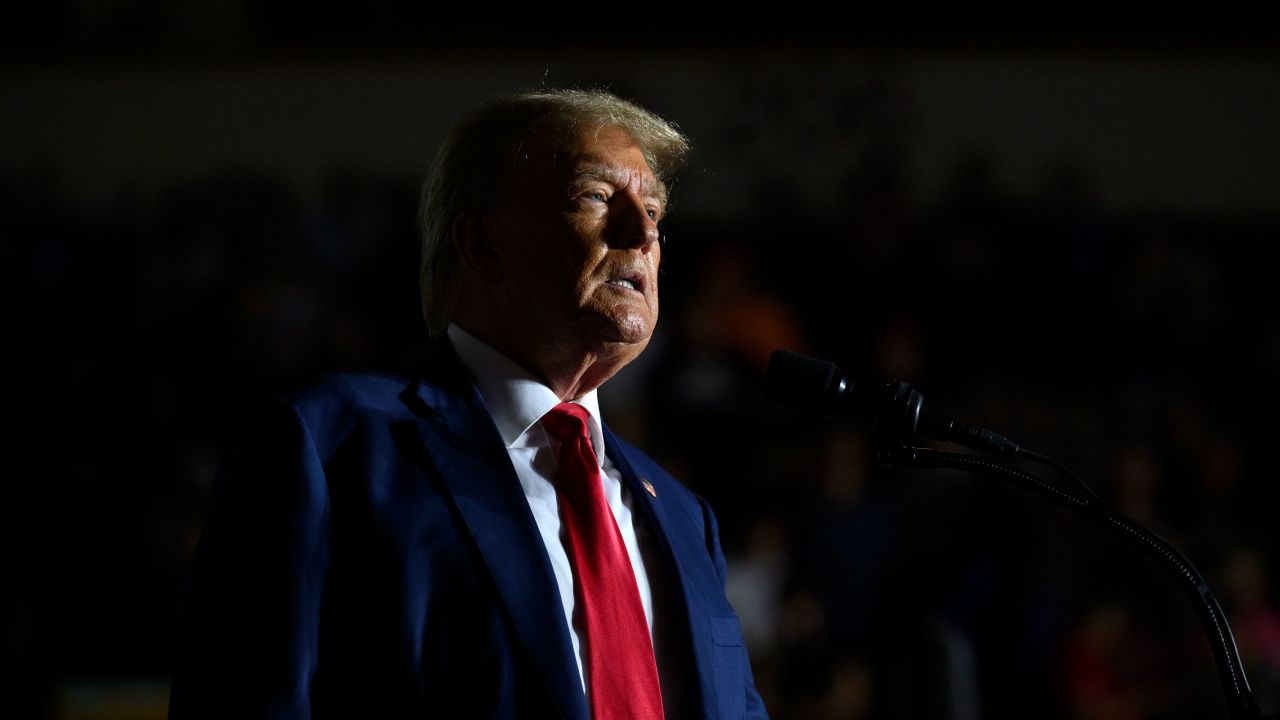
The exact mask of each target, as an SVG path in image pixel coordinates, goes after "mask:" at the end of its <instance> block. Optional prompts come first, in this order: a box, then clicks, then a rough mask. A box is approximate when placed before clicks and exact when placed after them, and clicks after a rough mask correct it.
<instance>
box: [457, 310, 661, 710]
mask: <svg viewBox="0 0 1280 720" xmlns="http://www.w3.org/2000/svg"><path fill="white" fill-rule="evenodd" d="M447 332H448V334H449V340H450V341H451V342H452V343H453V348H454V350H455V351H456V352H457V353H458V358H459V359H460V360H462V364H463V365H465V366H466V368H467V369H468V370H470V371H471V375H472V377H473V378H475V381H476V387H477V388H478V389H479V391H480V397H481V398H482V399H483V400H484V402H485V405H486V406H488V409H489V414H490V416H492V417H493V422H494V424H495V425H497V427H498V434H499V435H500V436H501V437H502V442H503V444H504V445H506V448H507V453H508V455H510V457H511V464H512V466H514V467H515V471H516V477H517V478H519V480H520V487H521V488H522V489H523V490H524V496H525V499H526V500H528V501H529V509H530V510H532V511H533V519H534V521H535V522H536V523H537V524H538V531H539V532H540V533H541V534H542V542H543V544H544V545H545V546H546V549H547V558H548V559H549V560H550V561H551V569H552V570H553V571H554V572H555V575H556V585H557V586H558V588H559V590H560V602H561V604H562V605H564V619H565V623H566V624H567V625H568V626H569V635H570V639H571V640H572V642H573V652H574V656H575V658H576V659H577V661H578V677H579V679H581V680H582V686H583V692H586V679H585V676H584V674H583V654H582V640H581V637H582V635H583V633H585V631H586V628H585V627H583V625H582V623H575V622H574V614H573V607H574V596H573V566H572V565H571V564H570V562H569V555H568V550H567V548H568V542H569V541H568V537H567V535H566V534H565V533H564V532H563V531H562V530H563V528H562V526H561V523H560V505H559V503H558V502H557V500H556V489H555V485H554V478H555V471H556V457H557V455H558V452H559V449H560V448H559V445H560V443H558V442H556V440H555V439H554V438H552V437H551V435H550V434H549V433H547V432H546V431H545V430H544V429H543V427H542V423H541V422H539V420H541V419H542V416H543V415H545V414H546V413H547V412H548V411H550V410H551V409H552V408H554V407H555V406H556V405H558V404H559V403H560V402H561V400H560V398H558V397H556V394H555V393H554V392H552V390H551V388H549V387H547V386H546V385H544V384H542V382H541V381H540V380H538V379H537V378H536V377H534V376H533V374H532V373H530V372H529V371H528V370H526V369H524V368H523V367H521V366H520V365H519V364H518V363H516V362H515V361H514V360H512V359H511V358H509V357H507V356H506V355H503V354H502V353H500V352H498V351H497V350H494V349H493V348H492V347H490V346H489V345H487V344H485V343H484V342H483V341H481V340H479V339H478V338H476V337H475V336H474V335H472V334H471V333H469V332H467V331H466V330H464V329H462V328H461V327H459V326H457V325H453V324H451V325H449V329H448V331H447ZM573 402H574V403H577V404H578V405H581V406H582V407H583V408H584V409H586V411H587V415H588V418H589V419H588V421H587V434H588V436H589V437H590V438H591V444H592V446H593V447H594V449H595V454H596V458H597V460H598V461H599V463H600V467H601V469H602V470H603V472H602V473H601V478H602V480H603V483H604V497H605V500H606V501H607V502H608V503H609V508H610V509H611V510H612V511H613V517H614V519H615V520H616V521H617V522H618V529H619V530H620V531H621V532H622V542H623V543H624V544H625V545H626V547H627V555H629V556H630V559H631V569H632V570H633V571H634V572H635V576H636V586H637V588H639V590H640V603H641V604H642V605H643V606H644V615H645V621H646V622H647V623H648V625H649V635H650V639H651V640H652V639H653V594H652V590H651V589H650V586H649V575H648V573H646V572H645V565H644V560H643V557H642V555H641V554H640V542H639V540H638V538H637V537H636V523H635V522H634V521H633V519H632V517H633V516H632V498H631V493H630V492H629V491H628V490H627V489H626V488H625V487H624V486H623V484H622V475H621V474H620V473H619V472H618V470H617V468H616V467H614V465H613V463H612V462H610V461H609V458H608V456H607V455H606V454H605V448H604V434H603V432H602V431H601V429H600V428H601V424H600V405H599V402H598V401H597V400H596V391H595V390H592V391H591V392H589V393H587V394H585V395H583V396H582V397H579V398H575V399H574V400H573ZM655 644H656V643H655Z"/></svg>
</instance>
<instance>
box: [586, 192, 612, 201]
mask: <svg viewBox="0 0 1280 720" xmlns="http://www.w3.org/2000/svg"><path fill="white" fill-rule="evenodd" d="M587 199H588V200H595V201H597V202H605V201H607V200H608V199H609V196H608V195H605V194H604V193H603V192H602V191H600V190H591V191H589V192H588V193H587Z"/></svg>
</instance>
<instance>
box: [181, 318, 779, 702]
mask: <svg viewBox="0 0 1280 720" xmlns="http://www.w3.org/2000/svg"><path fill="white" fill-rule="evenodd" d="M604 437H605V444H606V449H607V452H608V454H609V457H610V458H611V459H612V460H613V461H614V463H615V464H616V466H617V467H618V469H619V470H620V472H621V474H622V477H623V481H624V482H625V483H626V484H627V487H628V488H629V489H630V492H631V496H632V497H633V498H634V500H635V505H636V512H637V516H638V517H639V518H640V520H641V521H642V522H644V523H646V524H647V525H648V527H649V529H650V531H651V537H653V538H655V539H656V544H657V545H658V546H659V547H658V553H657V554H658V555H660V556H661V557H662V558H663V559H664V560H665V565H666V569H667V570H668V571H669V572H670V577H671V578H672V579H673V580H672V582H671V583H670V585H671V586H672V587H673V588H675V591H674V592H673V593H671V594H672V595H673V596H674V597H676V598H677V599H678V601H679V602H678V603H677V604H680V605H682V610H683V611H682V612H679V613H677V614H676V617H677V620H676V623H675V624H676V625H678V626H679V627H677V628H674V629H675V631H676V632H675V633H674V636H675V637H678V638H682V639H683V640H685V642H683V643H681V644H682V647H683V649H684V652H683V654H682V657H684V658H685V667H686V668H687V669H688V670H689V671H690V672H692V673H694V674H695V675H696V680H692V681H691V682H687V683H686V686H687V687H691V688H693V689H694V692H693V693H692V695H693V697H691V698H689V699H690V700H691V701H692V702H691V703H690V706H689V707H688V708H684V709H677V710H676V711H675V713H672V715H673V716H672V717H671V720H677V718H675V717H674V715H677V714H680V712H681V710H684V711H687V712H688V714H689V715H691V716H693V717H706V718H735V719H736V718H743V717H752V718H755V717H764V716H765V711H764V707H763V705H762V704H761V702H760V698H759V696H758V694H757V693H756V691H755V687H754V685H753V683H752V679H751V669H750V666H749V664H748V661H747V654H746V650H745V648H744V647H743V642H742V635H741V631H740V628H739V626H738V620H737V617H736V616H735V615H734V612H733V610H732V608H730V606H729V604H728V602H727V601H726V600H725V596H724V579H725V564H724V558H723V556H722V554H721V551H720V544H719V540H718V537H717V529H716V522H715V517H714V516H713V514H712V512H711V509H710V508H709V507H708V506H707V504H706V502H705V501H703V500H702V499H701V498H699V497H697V496H696V495H694V494H693V493H691V492H689V490H687V489H686V488H685V487H683V486H682V485H681V484H680V483H679V482H677V481H676V480H675V479H673V478H672V477H671V476H670V475H668V474H667V473H666V472H664V471H663V470H662V469H661V468H660V467H658V466H657V465H656V464H655V463H654V462H653V461H652V460H650V459H649V458H648V457H646V456H645V455H644V454H642V453H641V452H639V451H638V450H636V449H635V448H634V447H632V446H630V445H628V444H627V443H625V442H623V441H622V440H620V439H618V438H617V437H616V436H615V435H613V433H611V432H610V431H609V430H608V429H607V428H606V429H605V431H604ZM642 481H648V482H649V483H651V484H652V486H653V488H654V490H655V491H656V497H654V496H652V495H650V494H649V493H648V492H646V491H645V490H644V489H642V485H641V483H642ZM186 597H187V599H186V601H185V603H184V609H183V612H182V615H181V618H180V625H181V632H182V638H181V640H180V642H181V647H180V649H179V658H178V663H177V666H176V668H175V673H174V683H173V691H172V697H171V704H170V714H171V716H172V717H174V718H185V717H280V718H284V717H369V718H390V717H414V718H437V717H438V718H566V719H571V720H585V719H586V718H587V706H586V700H585V697H584V695H583V692H582V685H581V682H580V680H579V677H578V670H577V666H576V663H575V659H574V657H573V650H572V646H571V644H570V640H569V633H568V629H567V626H566V623H565V619H564V611H563V608H562V607H561V605H560V598H559V594H558V592H557V590H556V587H555V581H554V576H553V573H552V570H551V566H550V564H549V562H548V560H547V556H546V550H545V548H544V547H543V544H542V540H541V537H540V535H539V534H538V530H537V526H536V524H535V522H534V520H533V517H532V514H531V513H530V511H529V506H528V503H527V501H526V500H525V498H524V495H523V492H522V490H521V488H520V485H519V482H518V481H517V479H516V476H515V471H514V469H513V468H512V466H511V463H510V460H509V458H508V455H507V453H506V450H505V449H504V447H503V443H502V441H501V440H500V438H499V435H498V432H497V429H496V428H495V427H494V425H493V422H492V420H491V419H490V417H489V414H488V411H487V410H486V409H485V406H484V403H483V401H482V400H481V398H480V396H479V393H478V392H477V391H476V389H475V386H474V385H473V383H472V381H471V379H470V377H469V376H468V375H467V373H466V371H465V369H463V367H462V365H461V363H460V362H458V360H457V357H456V356H455V355H454V353H453V350H452V348H451V347H450V346H449V344H448V343H447V342H437V343H436V344H435V346H434V347H433V350H432V353H431V356H430V357H429V358H428V360H427V362H426V363H424V366H423V369H422V372H421V373H420V374H419V376H418V377H415V378H402V377H395V376H379V375H341V376H336V377H334V378H331V379H329V380H328V381H326V382H324V383H322V384H320V385H318V386H315V387H313V388H311V389H308V390H306V391H303V392H301V393H298V394H296V395H293V396H290V397H287V398H283V399H281V400H280V401H278V402H275V403H273V404H271V405H270V407H268V408H267V409H266V410H265V411H264V412H262V413H260V416H259V419H258V420H257V422H256V423H255V425H254V426H253V427H252V428H251V430H250V431H249V433H248V434H247V435H246V440H245V442H243V443H241V444H240V446H239V448H238V450H237V451H236V452H235V453H233V454H232V455H231V456H230V457H229V458H228V460H227V461H226V462H224V464H223V467H222V471H221V474H220V477H219V484H218V488H217V490H216V492H215V496H214V500H213V506H212V508H211V511H210V516H209V519H208V522H207V525H206V528H205V533H204V535H203V537H202V538H201V542H200V545H199V547H198V549H197V551H196V557H195V560H194V563H193V569H192V573H191V576H190V582H189V585H188V589H187V596H186ZM670 712H671V711H669V713H670ZM601 720H603V719H601Z"/></svg>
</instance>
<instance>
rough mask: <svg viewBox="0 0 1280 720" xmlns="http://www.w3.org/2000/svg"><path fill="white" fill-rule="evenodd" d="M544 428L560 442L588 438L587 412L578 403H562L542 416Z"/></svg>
mask: <svg viewBox="0 0 1280 720" xmlns="http://www.w3.org/2000/svg"><path fill="white" fill-rule="evenodd" d="M542 426H543V427H544V428H546V429H547V432H549V433H551V437H553V438H555V439H556V440H558V441H560V442H567V441H569V440H576V439H578V438H584V437H586V436H587V410H586V408H584V407H582V406H581V405H578V404H576V403H566V402H562V403H560V404H559V405H556V406H555V407H553V408H551V410H549V411H547V414H546V415H543V416H542Z"/></svg>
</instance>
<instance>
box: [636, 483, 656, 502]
mask: <svg viewBox="0 0 1280 720" xmlns="http://www.w3.org/2000/svg"><path fill="white" fill-rule="evenodd" d="M640 484H641V485H643V486H644V489H645V490H648V491H649V494H650V495H652V496H654V497H655V498H656V497H658V491H657V490H654V489H653V483H651V482H649V481H648V480H641V481H640Z"/></svg>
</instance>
